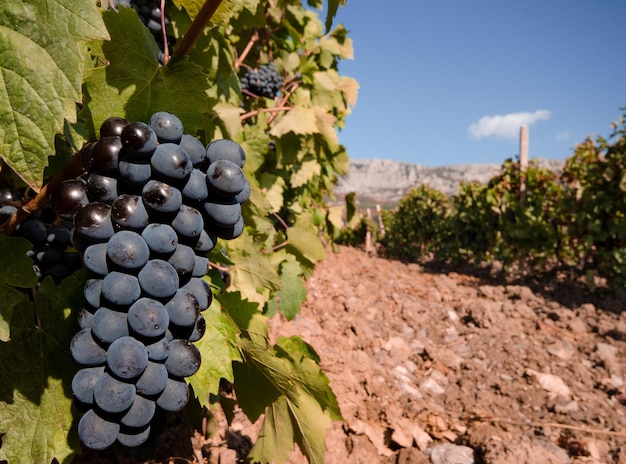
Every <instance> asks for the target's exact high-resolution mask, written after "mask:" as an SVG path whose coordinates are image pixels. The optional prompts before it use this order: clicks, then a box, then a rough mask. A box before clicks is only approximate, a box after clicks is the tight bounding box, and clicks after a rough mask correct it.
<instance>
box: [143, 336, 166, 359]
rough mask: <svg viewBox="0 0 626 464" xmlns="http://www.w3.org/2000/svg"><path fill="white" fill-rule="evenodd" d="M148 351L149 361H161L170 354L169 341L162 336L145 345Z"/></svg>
mask: <svg viewBox="0 0 626 464" xmlns="http://www.w3.org/2000/svg"><path fill="white" fill-rule="evenodd" d="M146 351H148V359H149V360H150V361H156V362H161V361H165V360H166V359H167V356H168V355H169V354H170V341H169V340H168V339H167V337H165V336H163V337H161V338H159V339H157V340H156V341H153V342H152V343H149V344H147V345H146Z"/></svg>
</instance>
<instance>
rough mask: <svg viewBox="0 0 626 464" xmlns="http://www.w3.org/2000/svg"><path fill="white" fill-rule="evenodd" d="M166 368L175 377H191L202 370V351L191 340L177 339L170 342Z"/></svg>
mask: <svg viewBox="0 0 626 464" xmlns="http://www.w3.org/2000/svg"><path fill="white" fill-rule="evenodd" d="M165 368H166V369H167V372H168V373H169V374H170V375H173V376H175V377H189V376H190V375H193V374H195V373H196V372H197V371H198V369H199V368H200V351H199V350H198V348H196V345H194V344H193V343H191V342H190V341H189V340H185V339H182V338H175V339H174V340H172V341H170V354H169V356H168V357H167V359H166V360H165Z"/></svg>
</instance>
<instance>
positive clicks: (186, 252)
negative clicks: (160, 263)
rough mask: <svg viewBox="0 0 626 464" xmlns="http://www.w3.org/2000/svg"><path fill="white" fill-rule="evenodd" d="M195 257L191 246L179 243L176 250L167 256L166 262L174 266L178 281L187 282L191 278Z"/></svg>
mask: <svg viewBox="0 0 626 464" xmlns="http://www.w3.org/2000/svg"><path fill="white" fill-rule="evenodd" d="M195 257H196V254H195V253H194V251H193V248H191V247H189V246H187V245H182V244H179V245H178V247H176V251H175V252H174V253H172V256H170V257H169V258H168V260H167V262H168V263H170V264H171V265H172V266H174V269H176V272H177V273H178V278H179V283H184V282H187V281H188V280H189V279H190V278H191V274H192V272H193V268H194V265H195V263H196V260H195Z"/></svg>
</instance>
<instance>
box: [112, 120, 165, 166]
mask: <svg viewBox="0 0 626 464" xmlns="http://www.w3.org/2000/svg"><path fill="white" fill-rule="evenodd" d="M120 139H121V142H122V147H123V149H125V150H126V152H127V153H128V154H132V155H133V156H135V157H137V158H150V156H152V153H154V150H156V147H157V145H158V140H157V135H156V133H155V132H154V130H153V129H152V128H151V127H150V126H149V125H147V124H146V123H144V122H131V123H130V124H127V125H126V127H124V130H122V134H121V135H120Z"/></svg>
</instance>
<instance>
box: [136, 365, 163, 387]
mask: <svg viewBox="0 0 626 464" xmlns="http://www.w3.org/2000/svg"><path fill="white" fill-rule="evenodd" d="M166 384H167V368H166V367H165V365H164V364H163V363H156V362H152V361H148V367H146V370H145V371H143V374H141V376H140V377H139V378H138V379H137V381H136V382H135V387H136V388H137V393H140V394H142V395H145V396H155V395H158V394H160V393H161V392H162V391H163V390H164V389H165V385H166Z"/></svg>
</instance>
